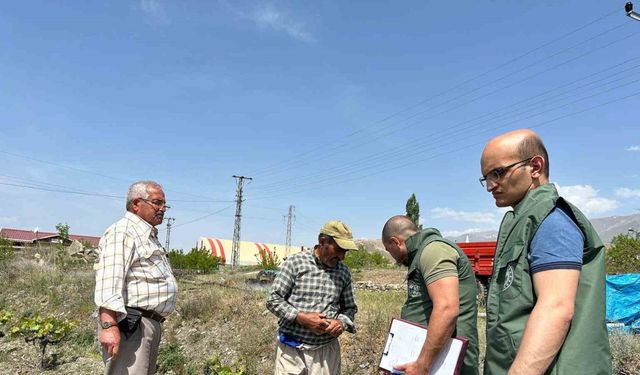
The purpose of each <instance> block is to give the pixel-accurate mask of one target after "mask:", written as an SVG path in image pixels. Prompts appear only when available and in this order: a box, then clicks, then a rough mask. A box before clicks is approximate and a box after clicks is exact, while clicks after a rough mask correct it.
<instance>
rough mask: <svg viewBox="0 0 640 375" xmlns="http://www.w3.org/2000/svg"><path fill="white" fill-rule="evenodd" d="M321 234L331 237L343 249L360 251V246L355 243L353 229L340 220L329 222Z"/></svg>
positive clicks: (321, 229) (321, 230) (323, 227)
mask: <svg viewBox="0 0 640 375" xmlns="http://www.w3.org/2000/svg"><path fill="white" fill-rule="evenodd" d="M320 233H322V234H326V235H327V236H331V237H332V238H333V239H334V240H335V241H336V243H337V244H338V246H340V247H341V248H342V249H345V250H358V246H356V243H355V242H353V234H352V233H351V228H349V226H348V225H347V224H345V223H343V222H342V221H340V220H330V221H327V222H326V224H325V225H323V226H322V228H320Z"/></svg>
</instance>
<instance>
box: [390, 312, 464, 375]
mask: <svg viewBox="0 0 640 375" xmlns="http://www.w3.org/2000/svg"><path fill="white" fill-rule="evenodd" d="M426 338H427V329H426V328H425V327H423V326H420V325H417V324H414V323H410V322H407V321H404V320H401V319H393V320H392V321H391V326H390V327H389V333H388V334H387V340H386V342H385V344H384V351H383V352H382V358H381V359H380V369H382V370H385V371H388V372H392V371H393V365H399V364H403V363H407V362H413V361H415V360H416V359H417V358H418V355H419V354H420V351H421V350H422V345H423V344H424V340H425V339H426ZM466 349H467V341H466V340H465V339H462V338H452V339H450V340H449V341H448V342H447V344H446V345H445V346H444V348H443V349H442V351H441V352H440V355H439V356H438V358H436V361H435V362H434V364H433V367H432V369H431V374H435V375H455V374H457V373H458V372H459V370H460V366H459V365H460V364H461V362H462V359H463V358H464V354H465V352H466Z"/></svg>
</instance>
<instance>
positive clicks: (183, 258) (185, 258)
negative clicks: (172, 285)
mask: <svg viewBox="0 0 640 375" xmlns="http://www.w3.org/2000/svg"><path fill="white" fill-rule="evenodd" d="M167 257H168V258H169V263H171V267H173V268H174V269H178V270H192V271H196V272H198V273H210V272H213V271H215V270H217V269H218V266H219V265H220V257H214V256H211V253H210V252H209V251H207V250H205V249H198V248H193V249H191V251H190V252H188V253H186V254H185V253H184V252H183V251H182V250H176V249H173V250H171V251H169V253H167Z"/></svg>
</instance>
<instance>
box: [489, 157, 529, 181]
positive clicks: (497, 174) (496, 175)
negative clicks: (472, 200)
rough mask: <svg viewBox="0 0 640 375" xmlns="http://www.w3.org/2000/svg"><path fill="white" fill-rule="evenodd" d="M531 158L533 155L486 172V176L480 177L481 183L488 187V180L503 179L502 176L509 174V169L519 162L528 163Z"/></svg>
mask: <svg viewBox="0 0 640 375" xmlns="http://www.w3.org/2000/svg"><path fill="white" fill-rule="evenodd" d="M531 159H533V156H532V157H530V158H527V159H524V160H520V161H517V162H515V163H513V164H509V165H507V166H504V167H498V168H495V169H492V170H490V171H489V173H487V174H485V175H484V176H482V177H480V178H479V179H478V180H479V181H480V185H482V187H486V183H487V181H491V182H498V181H500V179H502V177H504V175H505V174H507V172H509V169H511V168H513V167H515V166H516V165H518V164H522V163H527V162H529V160H531Z"/></svg>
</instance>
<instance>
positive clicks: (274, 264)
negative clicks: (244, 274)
mask: <svg viewBox="0 0 640 375" xmlns="http://www.w3.org/2000/svg"><path fill="white" fill-rule="evenodd" d="M258 252H259V253H260V255H259V256H258V255H256V256H255V257H256V259H257V260H258V266H259V267H260V268H262V269H263V270H277V269H278V267H279V266H280V259H278V254H276V253H268V252H267V251H266V250H265V249H260V250H258Z"/></svg>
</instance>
